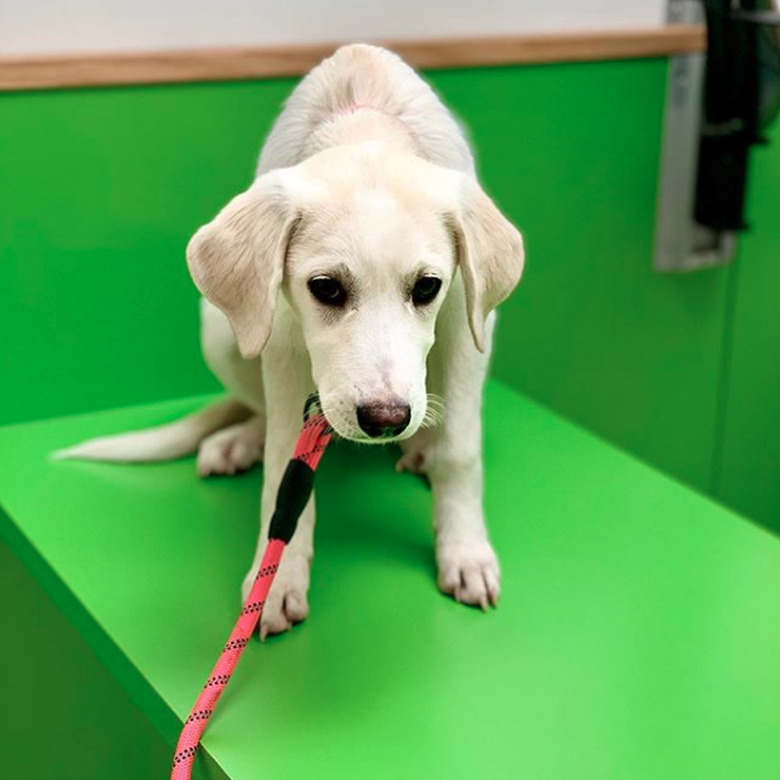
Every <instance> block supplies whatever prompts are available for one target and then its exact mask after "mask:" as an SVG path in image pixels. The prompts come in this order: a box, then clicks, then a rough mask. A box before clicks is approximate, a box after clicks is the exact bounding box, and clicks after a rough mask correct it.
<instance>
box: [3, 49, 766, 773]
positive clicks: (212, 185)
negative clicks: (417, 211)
mask: <svg viewBox="0 0 780 780" xmlns="http://www.w3.org/2000/svg"><path fill="white" fill-rule="evenodd" d="M666 70H667V63H666V61H665V60H641V61H630V62H607V63H590V64H573V65H551V66H537V67H512V68H491V69H480V70H458V71H449V72H447V71H445V72H438V73H434V74H431V80H432V81H433V83H434V84H435V86H436V87H437V88H438V89H439V90H440V92H441V93H442V95H443V97H444V98H445V100H446V101H447V102H448V103H449V104H450V105H451V106H452V107H453V108H454V109H455V111H456V112H457V113H459V114H460V115H461V117H462V118H463V119H464V121H465V122H466V124H467V125H468V127H469V128H470V130H471V135H472V138H473V141H474V144H475V146H476V149H477V154H478V160H479V165H480V170H481V175H482V178H483V181H484V183H485V186H486V188H487V189H488V190H489V191H490V192H491V193H492V194H493V195H494V196H495V197H496V198H497V200H498V201H499V202H500V204H501V205H502V207H503V208H504V209H505V210H506V211H507V212H508V214H509V215H510V216H511V217H512V218H513V219H514V220H515V221H516V223H517V224H518V225H519V226H520V227H521V229H522V230H523V232H524V234H525V237H526V243H527V249H528V264H527V273H526V276H525V278H524V280H523V282H522V284H521V287H520V289H519V290H518V292H517V294H516V295H515V296H514V298H512V299H511V300H510V301H509V302H508V303H507V304H506V305H505V306H504V307H503V311H502V317H501V321H500V325H499V336H498V341H497V349H496V353H495V358H494V369H493V370H494V374H495V375H496V376H497V377H499V378H501V379H503V380H505V381H507V382H509V383H510V384H511V385H513V386H514V387H516V388H518V389H520V390H522V391H523V392H525V393H526V394H528V395H529V396H531V397H532V398H534V399H536V400H539V401H541V402H542V403H544V404H546V405H548V406H549V407H551V408H553V409H555V410H557V411H559V412H561V413H563V414H564V415H566V416H568V417H569V418H571V419H573V420H575V421H577V422H579V423H581V424H583V425H584V426H586V427H587V428H589V429H591V430H593V431H596V432H597V433H599V434H600V435H602V436H604V437H605V438H607V439H608V440H610V441H612V442H614V443H616V444H618V445H619V446H621V447H624V448H626V449H628V450H630V451H631V452H633V453H635V454H637V455H639V456H640V457H642V458H644V459H646V460H647V461H649V462H650V463H652V464H654V465H656V466H658V467H660V468H661V469H663V470H666V471H667V472H669V473H671V474H673V475H675V476H677V477H679V478H680V479H682V480H684V481H685V482H687V483H688V484H691V485H693V486H694V487H696V488H697V489H699V490H702V491H705V492H708V493H710V494H711V495H714V496H716V497H719V498H721V499H722V500H724V501H725V502H726V503H727V504H729V505H730V506H732V507H735V508H737V509H738V510H739V511H741V512H743V513H745V514H747V515H748V516H750V517H751V518H754V519H756V520H757V521H759V522H761V523H763V524H765V525H767V526H768V527H770V528H773V529H774V530H778V529H780V480H778V479H777V474H778V473H780V413H779V412H778V403H777V399H778V397H780V367H779V366H780V363H779V362H778V360H777V348H778V342H779V340H780V318H778V316H777V301H778V300H780V265H779V264H778V263H777V262H776V260H775V257H776V255H777V249H776V248H777V246H778V241H780V221H778V220H777V216H776V214H777V209H778V206H780V147H778V146H770V147H769V148H767V149H762V150H759V151H757V152H756V153H755V155H754V164H753V167H752V171H751V181H750V187H749V191H750V200H749V219H750V221H751V222H752V223H753V225H754V231H753V232H751V233H750V234H748V235H746V236H745V237H743V238H742V239H741V240H740V244H739V257H738V260H737V262H736V263H735V264H734V265H732V266H731V267H729V268H726V269H713V270H709V271H704V272H700V273H696V274H689V275H683V276H660V275H657V274H655V273H654V272H653V271H652V270H651V256H652V237H653V222H654V214H655V198H656V192H657V176H658V156H659V149H660V143H661V121H662V113H663V105H664V91H665V80H666ZM293 84H294V81H293V80H274V81H265V82H257V83H255V82H245V83H224V84H208V85H206V84H192V85H177V86H159V87H137V88H121V89H102V90H72V91H62V92H58V91H53V92H43V93H13V94H5V95H2V96H0V335H1V336H2V338H1V339H0V424H2V423H14V422H19V421H24V420H30V419H38V418H43V417H52V416H58V415H63V414H71V413H75V412H81V411H91V410H95V409H101V408H108V407H114V406H123V405H128V404H134V403H138V402H144V401H151V400H157V399H161V398H169V397H174V396H181V395H190V394H193V393H197V392H206V391H211V390H214V389H216V384H215V382H214V380H213V379H212V378H211V377H210V376H209V374H208V373H207V371H206V369H205V368H204V366H203V364H202V361H201V358H200V354H199V348H198V337H197V308H196V302H197V296H196V293H195V290H194V288H193V286H192V284H191V282H190V280H189V278H188V276H187V272H186V268H185V265H184V260H183V258H184V246H185V244H186V241H187V239H188V238H189V236H190V235H191V234H192V232H193V231H194V230H195V228H197V227H198V226H199V225H200V224H202V223H203V222H204V221H206V220H207V219H209V218H210V217H211V216H213V214H214V213H215V212H216V211H217V210H218V209H219V208H220V207H221V206H222V205H223V204H224V203H225V202H226V201H227V200H228V199H229V198H230V197H232V195H234V194H235V193H236V192H237V191H238V190H239V189H242V188H244V187H245V186H247V185H248V183H249V182H250V181H251V178H252V173H253V169H254V164H255V160H256V156H257V152H258V149H259V146H260V143H261V141H262V138H263V136H264V134H265V133H266V132H267V130H268V128H269V126H270V123H271V121H272V119H273V117H274V116H275V115H276V113H277V112H278V110H279V108H280V106H281V103H282V101H283V100H284V97H285V96H286V95H287V94H288V93H289V91H290V89H291V88H292V86H293ZM2 554H3V558H2V561H0V578H2V581H1V582H0V586H2V587H3V588H4V592H6V593H14V594H16V596H17V597H18V598H17V604H18V608H16V609H13V610H6V611H5V613H4V615H3V619H2V622H3V629H2V633H3V635H6V636H7V635H18V634H19V633H20V632H29V634H30V636H31V637H33V638H34V640H35V642H36V643H37V642H40V643H41V645H42V647H43V648H47V650H46V651H44V652H46V674H47V675H49V677H47V678H45V679H46V682H45V683H44V682H42V685H46V686H47V687H48V689H50V690H56V691H59V692H60V694H61V695H60V696H59V697H55V698H54V699H53V700H52V701H51V702H50V704H49V707H50V711H49V712H50V717H51V722H68V723H69V724H70V725H71V726H73V732H72V733H73V734H75V733H76V732H79V731H80V733H81V734H88V735H90V740H91V743H92V744H93V745H95V746H96V747H95V749H96V750H98V751H100V750H102V751H104V753H103V755H104V756H105V755H108V754H112V755H119V756H123V755H126V754H125V753H123V751H125V750H126V749H127V746H126V744H125V743H122V742H121V741H119V740H117V739H116V737H115V733H114V732H113V731H111V730H109V728H108V725H107V724H106V723H105V722H104V721H105V718H104V715H105V712H106V710H107V708H108V705H107V704H106V702H107V701H113V702H114V704H113V705H112V709H111V721H112V724H113V725H116V722H117V721H119V722H125V721H126V722H127V724H129V725H128V726H127V728H128V729H129V730H130V731H132V732H133V733H134V734H135V739H136V741H137V744H139V745H144V746H145V747H144V748H143V750H147V751H148V755H149V756H151V758H150V759H149V760H150V766H159V763H158V762H157V760H156V757H157V756H159V754H160V752H161V751H164V750H165V749H166V748H165V746H161V745H160V744H159V742H158V740H159V738H158V737H157V736H156V735H155V734H149V733H147V734H146V735H144V733H143V729H142V726H138V728H135V727H133V726H132V723H134V722H137V712H135V710H134V706H133V705H132V704H131V703H130V702H129V701H128V700H126V699H125V698H123V696H124V694H122V692H121V690H120V689H119V688H118V687H117V684H116V683H115V682H114V681H113V680H111V679H110V677H108V676H106V677H105V678H101V677H100V676H99V675H98V676H97V677H93V678H91V684H90V685H82V684H79V676H78V673H77V672H74V670H78V669H79V668H80V664H82V661H80V660H79V659H80V658H81V659H83V664H87V663H88V658H89V657H90V653H91V651H90V650H89V648H87V646H86V645H85V644H84V643H83V641H82V640H81V639H80V638H79V637H78V636H77V635H76V634H75V632H74V631H72V630H70V629H68V627H67V626H66V625H64V624H63V621H62V620H59V622H58V618H57V616H56V611H55V610H54V607H51V605H49V607H50V609H49V611H48V612H47V610H46V608H45V606H42V605H43V604H45V602H46V597H45V595H44V594H43V593H42V591H38V590H36V586H35V584H34V583H33V581H32V579H31V578H30V576H29V575H28V574H27V573H26V572H25V570H24V569H23V567H21V566H19V565H16V564H15V563H14V562H12V561H10V559H9V553H8V551H7V550H6V549H3V550H2ZM6 559H8V561H9V562H8V565H7V566H6V565H5V564H6ZM25 605H27V606H25ZM36 605H37V606H36ZM28 606H29V609H28ZM31 610H36V611H35V613H34V614H35V615H36V616H38V619H37V622H31V621H30V620H27V622H25V620H26V618H25V615H29V614H30V612H31ZM6 657H7V658H10V659H12V660H13V668H14V670H15V671H16V670H18V673H19V676H18V678H17V677H16V676H15V677H14V681H13V684H14V685H16V686H17V687H16V688H15V689H14V690H15V691H17V692H18V697H21V696H22V695H23V694H24V690H25V688H24V686H23V684H22V682H21V681H22V680H30V679H41V680H42V679H43V678H41V677H40V675H41V672H40V658H39V657H38V656H36V655H35V654H33V653H29V652H24V653H22V652H20V651H15V650H14V649H13V648H11V649H8V648H7V647H6V648H4V650H3V660H4V661H5V660H6ZM6 665H7V664H6ZM58 686H59V687H58ZM18 697H17V696H13V697H12V699H14V698H15V699H17V700H18ZM117 712H118V713H120V714H118V715H115V713H117ZM123 718H124V719H125V720H124V721H123V720H122V719H123ZM15 722H16V724H17V726H18V728H17V730H16V731H13V732H9V729H8V728H7V727H6V725H7V724H5V719H4V724H3V729H2V730H3V732H4V733H3V736H2V737H0V738H2V740H3V751H4V756H5V759H6V761H7V764H6V767H10V768H11V770H10V774H9V775H8V776H14V777H21V778H35V777H36V775H35V774H29V769H30V757H31V756H34V755H35V752H34V750H35V748H34V745H33V744H32V743H31V742H30V741H29V740H27V741H25V739H24V738H23V737H22V736H19V735H21V734H25V733H26V734H29V733H31V730H33V729H34V728H35V727H38V728H40V725H41V723H40V719H39V714H38V713H37V712H36V711H35V709H33V708H28V709H25V708H21V710H20V712H19V713H18V719H17V721H15ZM101 724H102V726H103V727H104V728H103V730H101ZM113 725H112V728H113ZM67 733H68V732H67V730H66V732H65V734H67ZM74 739H75V737H72V738H65V737H63V740H62V742H61V744H60V751H61V752H60V755H61V756H66V755H67V756H68V760H67V761H66V760H65V759H64V758H63V764H62V766H63V767H69V769H67V770H66V769H64V768H63V769H62V770H61V772H60V774H58V775H57V776H58V777H60V778H63V777H71V776H72V777H74V778H75V777H82V778H85V777H90V776H91V775H90V771H93V770H92V769H91V768H90V767H91V766H92V765H91V764H90V763H89V761H90V759H89V758H88V757H87V756H85V755H83V754H82V752H81V751H79V750H78V749H75V748H74V747H73V745H74ZM68 746H70V748H68ZM69 749H70V751H71V753H72V755H70V754H69V753H68V750H69ZM112 751H113V753H112ZM79 762H82V763H81V764H80V763H79ZM85 762H86V763H85ZM103 765H104V766H105V764H103ZM117 766H118V767H121V766H122V762H121V760H120V762H119V763H118V764H117ZM125 768H126V769H127V771H128V777H130V776H132V775H133V771H134V770H133V771H131V768H127V767H125ZM135 769H137V767H136V768H135ZM67 771H72V774H67ZM119 771H122V770H120V769H117V772H119ZM93 774H94V772H93ZM37 776H40V777H48V776H51V775H45V774H44V775H37ZM115 776H116V777H120V776H121V775H120V774H116V775H115ZM149 776H151V775H149Z"/></svg>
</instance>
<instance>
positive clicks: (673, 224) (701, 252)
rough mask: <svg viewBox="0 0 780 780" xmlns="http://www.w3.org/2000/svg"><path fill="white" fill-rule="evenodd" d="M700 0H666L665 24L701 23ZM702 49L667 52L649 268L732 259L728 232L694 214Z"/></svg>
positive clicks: (679, 267) (708, 264)
mask: <svg viewBox="0 0 780 780" xmlns="http://www.w3.org/2000/svg"><path fill="white" fill-rule="evenodd" d="M703 18H704V17H703V12H702V7H701V3H700V2H697V1H696V0H669V2H668V6H667V22H668V23H669V24H698V23H702V22H703ZM704 64H705V55H704V54H684V55H680V56H676V57H671V58H670V60H669V75H668V78H667V91H666V113H665V116H664V130H663V145H662V148H661V170H660V179H659V184H658V204H657V209H656V229H655V249H654V257H653V268H654V269H655V270H656V271H662V272H680V271H693V270H697V269H700V268H709V267H711V266H715V265H723V264H725V263H728V262H729V261H730V260H732V259H733V257H734V253H735V249H736V237H735V234H734V233H733V232H730V231H720V230H713V229H711V228H708V227H704V226H703V225H700V224H698V223H697V222H696V221H695V220H694V218H693V212H694V200H695V194H696V172H697V166H698V152H699V137H700V132H701V123H702V101H703V88H704Z"/></svg>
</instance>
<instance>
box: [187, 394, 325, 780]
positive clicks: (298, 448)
mask: <svg viewBox="0 0 780 780" xmlns="http://www.w3.org/2000/svg"><path fill="white" fill-rule="evenodd" d="M331 432H332V429H331V427H330V425H329V424H328V421H327V420H326V419H325V416H324V415H323V413H322V410H321V408H320V406H319V399H318V398H317V396H316V395H313V396H310V397H309V398H308V400H307V401H306V408H305V410H304V424H303V430H302V431H301V433H300V436H299V437H298V441H297V443H296V445H295V452H294V453H293V457H292V460H291V461H290V463H289V464H288V465H287V470H286V471H285V473H284V476H283V477H282V481H281V484H280V485H279V493H278V494H277V497H276V509H275V511H274V515H273V518H272V519H271V525H270V528H269V531H268V544H267V545H266V548H265V554H264V555H263V560H262V562H261V564H260V570H259V571H258V572H257V577H256V578H255V581H254V583H253V584H252V589H251V590H250V591H249V596H247V599H246V602H245V603H244V608H243V609H242V610H241V614H240V615H239V617H238V620H237V621H236V624H235V626H234V627H233V630H232V631H231V632H230V637H229V638H228V641H227V644H226V645H225V647H224V648H223V649H222V654H221V655H220V656H219V659H218V660H217V663H216V665H215V666H214V669H213V670H212V672H211V674H210V675H209V678H208V680H206V684H205V685H204V686H203V690H202V691H201V692H200V695H199V696H198V700H197V701H196V702H195V706H194V707H193V708H192V710H191V711H190V714H189V717H188V718H187V720H186V721H185V722H184V727H183V729H182V731H181V735H180V736H179V742H178V744H177V746H176V752H175V754H174V756H173V769H172V771H171V780H190V778H191V777H192V765H193V763H194V761H195V754H196V753H197V750H198V745H199V744H200V740H201V737H202V736H203V732H204V731H205V729H206V724H207V723H208V722H209V719H210V718H211V716H212V714H213V713H214V709H215V707H216V706H217V702H218V701H219V697H220V696H221V695H222V691H224V690H225V688H226V687H227V684H228V682H229V681H230V677H231V675H232V674H233V671H234V670H235V668H236V665H237V664H238V661H239V659H240V658H241V655H242V654H243V652H244V649H245V648H246V646H247V643H248V642H249V639H250V637H251V636H252V634H253V633H254V632H255V629H256V628H257V623H258V621H259V620H260V616H261V615H262V614H263V606H264V604H265V600H266V598H267V597H268V591H269V590H270V589H271V585H272V584H273V581H274V577H275V576H276V572H277V570H278V569H279V564H280V563H281V560H282V554H283V553H284V549H285V547H287V544H288V543H289V541H290V539H292V536H293V534H294V533H295V526H296V524H297V522H298V518H299V517H300V515H301V512H303V509H304V507H305V506H306V503H307V502H308V500H309V496H310V495H311V491H312V487H313V485H314V471H315V470H316V468H317V466H318V465H319V462H320V458H321V457H322V454H323V452H324V451H325V448H326V447H327V446H328V442H329V441H330V437H331Z"/></svg>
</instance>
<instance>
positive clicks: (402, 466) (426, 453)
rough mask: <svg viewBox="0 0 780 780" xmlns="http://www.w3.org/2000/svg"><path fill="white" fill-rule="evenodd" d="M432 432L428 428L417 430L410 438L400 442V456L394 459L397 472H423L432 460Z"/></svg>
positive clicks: (425, 471)
mask: <svg viewBox="0 0 780 780" xmlns="http://www.w3.org/2000/svg"><path fill="white" fill-rule="evenodd" d="M433 442H434V432H433V431H432V430H430V429H429V428H424V429H422V430H419V431H417V433H415V434H414V436H412V437H411V438H410V439H407V440H406V441H402V442H401V451H402V453H403V454H402V455H401V457H400V458H399V459H398V460H397V461H396V464H395V470H396V471H397V472H399V473H400V472H402V471H410V472H411V473H412V474H425V473H427V471H428V469H429V468H430V466H431V462H432V460H433Z"/></svg>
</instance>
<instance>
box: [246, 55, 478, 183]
mask: <svg viewBox="0 0 780 780" xmlns="http://www.w3.org/2000/svg"><path fill="white" fill-rule="evenodd" d="M360 108H368V109H373V110H375V111H376V112H377V115H378V117H377V118H380V119H381V120H383V121H385V122H395V123H400V126H401V127H402V130H403V132H404V133H406V134H408V136H409V139H410V140H411V146H412V148H413V150H414V152H415V153H416V154H417V155H419V156H420V157H423V158H424V159H426V160H428V161H430V162H433V163H435V164H437V165H441V166H443V167H446V168H453V169H456V170H460V171H464V172H467V173H472V174H473V172H474V162H473V158H472V155H471V151H470V150H469V146H468V143H467V142H466V139H465V137H464V133H463V131H462V129H461V128H460V127H459V126H458V124H457V122H456V121H455V120H454V119H453V117H452V114H451V113H450V112H449V111H448V110H447V109H446V108H445V107H444V105H443V104H442V103H441V101H440V100H439V98H438V96H437V95H436V93H435V92H434V91H433V90H432V89H431V87H430V86H429V85H428V84H427V83H426V82H425V81H424V80H423V79H421V78H420V77H419V76H418V75H417V73H415V71H414V70H412V68H410V67H409V66H408V65H407V64H406V63H405V62H404V61H403V60H402V59H401V58H400V57H398V56H397V55H395V54H393V53H392V52H390V51H387V49H382V48H380V47H378V46H369V45H366V44H351V45H349V46H343V47H342V48H340V49H339V50H338V51H336V53H335V54H333V56H331V57H329V58H328V59H327V60H324V61H323V62H322V63H321V64H320V65H318V66H317V67H316V68H314V70H312V71H311V72H310V73H309V74H308V75H307V76H306V77H305V78H304V79H303V80H302V81H301V83H300V84H299V85H298V87H297V88H296V89H295V91H294V92H293V93H292V95H291V96H290V97H289V99H288V100H287V103H286V105H285V108H284V110H283V111H282V113H281V114H280V116H279V118H278V119H277V121H276V123H275V124H274V127H273V129H272V131H271V133H270V135H269V136H268V139H267V141H266V143H265V145H264V147H263V151H262V153H261V155H260V162H259V165H258V171H257V173H258V175H260V174H261V173H265V172H266V171H269V170H272V169H273V168H282V167H288V166H291V165H296V164H297V163H299V162H301V160H303V159H305V158H306V157H308V156H310V155H311V154H314V153H316V152H317V151H321V150H322V149H324V148H327V146H330V145H333V144H334V143H335V142H338V141H337V140H335V139H338V137H339V136H338V133H337V132H333V131H334V130H335V128H334V123H336V122H339V121H340V120H342V119H344V118H345V117H346V115H347V114H349V112H350V111H352V110H353V109H360ZM323 130H326V132H323ZM327 131H330V132H327ZM370 133H371V131H370V129H367V130H366V134H367V137H366V138H365V140H370ZM313 139H314V140H313Z"/></svg>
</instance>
